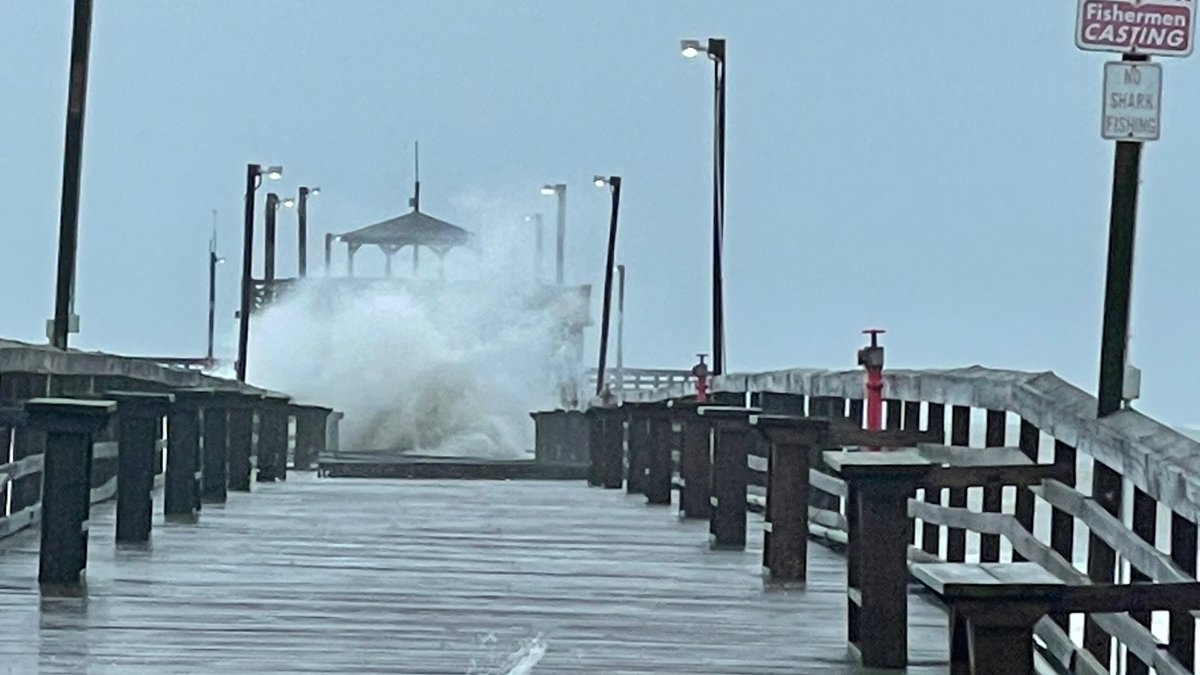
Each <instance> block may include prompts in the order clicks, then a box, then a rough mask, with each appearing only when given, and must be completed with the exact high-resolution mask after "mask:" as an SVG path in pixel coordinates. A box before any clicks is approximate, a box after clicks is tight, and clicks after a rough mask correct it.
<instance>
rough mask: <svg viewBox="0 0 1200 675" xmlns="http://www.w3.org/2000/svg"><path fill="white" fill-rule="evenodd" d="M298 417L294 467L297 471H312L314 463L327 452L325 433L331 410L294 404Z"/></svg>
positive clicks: (294, 411)
mask: <svg viewBox="0 0 1200 675" xmlns="http://www.w3.org/2000/svg"><path fill="white" fill-rule="evenodd" d="M292 411H293V413H294V415H295V417H296V450H295V454H294V455H293V460H292V465H293V466H294V467H295V469H296V470H297V471H308V470H310V469H312V465H313V462H314V461H316V459H317V457H319V456H320V455H321V453H323V452H325V432H326V424H327V422H328V419H329V414H330V413H331V412H333V410H332V409H330V408H325V407H322V406H319V405H300V404H293V405H292Z"/></svg>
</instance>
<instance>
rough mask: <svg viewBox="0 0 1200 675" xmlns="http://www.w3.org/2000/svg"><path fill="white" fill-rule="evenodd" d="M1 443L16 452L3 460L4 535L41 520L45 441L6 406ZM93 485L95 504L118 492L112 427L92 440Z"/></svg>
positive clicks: (0, 530) (0, 532)
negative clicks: (11, 457)
mask: <svg viewBox="0 0 1200 675" xmlns="http://www.w3.org/2000/svg"><path fill="white" fill-rule="evenodd" d="M0 447H4V448H5V449H9V450H10V451H11V452H12V456H13V460H12V461H10V462H8V463H7V464H0V538H4V537H7V536H9V535H12V534H14V533H16V532H19V531H21V530H22V529H24V528H26V527H30V526H31V525H34V524H36V523H37V522H38V519H39V517H40V514H41V507H42V469H43V466H44V458H45V455H44V453H45V441H44V438H43V437H42V435H41V434H39V433H37V432H34V431H32V430H30V429H29V428H27V427H26V426H25V424H24V422H23V420H22V416H21V414H20V413H19V412H17V411H14V410H11V409H5V410H0ZM159 450H160V453H161V450H162V444H161V441H160V446H159ZM159 473H161V470H160V471H159ZM91 488H92V493H91V499H92V503H93V504H96V503H100V502H104V501H107V500H109V499H112V498H114V497H115V496H116V494H117V443H116V440H115V438H114V436H113V430H112V428H111V427H110V428H108V429H105V430H104V431H102V432H101V433H100V434H97V437H96V441H95V443H94V444H93V450H92V473H91Z"/></svg>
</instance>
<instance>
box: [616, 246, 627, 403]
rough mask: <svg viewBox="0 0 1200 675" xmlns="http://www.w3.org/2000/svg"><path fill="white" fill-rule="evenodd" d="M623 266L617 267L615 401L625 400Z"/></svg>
mask: <svg viewBox="0 0 1200 675" xmlns="http://www.w3.org/2000/svg"><path fill="white" fill-rule="evenodd" d="M624 347H625V266H624V265H617V400H618V401H623V400H624V399H625V348H624Z"/></svg>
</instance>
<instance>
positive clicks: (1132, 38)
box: [1075, 0, 1196, 56]
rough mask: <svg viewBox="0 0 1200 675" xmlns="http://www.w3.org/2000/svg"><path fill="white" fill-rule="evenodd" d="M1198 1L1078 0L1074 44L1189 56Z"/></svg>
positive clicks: (1100, 49)
mask: <svg viewBox="0 0 1200 675" xmlns="http://www.w3.org/2000/svg"><path fill="white" fill-rule="evenodd" d="M1195 6H1196V2H1195V0H1144V1H1141V0H1079V14H1078V16H1077V19H1076V22H1075V46H1077V47H1079V48H1080V49H1083V50H1086V51H1094V52H1121V53H1127V54H1147V55H1149V54H1156V55H1159V56H1187V55H1189V54H1191V53H1192V45H1193V42H1194V41H1195V40H1194V37H1195V17H1196V13H1195Z"/></svg>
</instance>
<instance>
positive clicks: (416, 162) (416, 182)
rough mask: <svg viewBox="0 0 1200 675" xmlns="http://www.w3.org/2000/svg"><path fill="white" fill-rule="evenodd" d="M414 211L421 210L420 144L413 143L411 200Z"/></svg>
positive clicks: (417, 142) (418, 142)
mask: <svg viewBox="0 0 1200 675" xmlns="http://www.w3.org/2000/svg"><path fill="white" fill-rule="evenodd" d="M412 207H413V210H414V211H420V210H421V142H420V141H413V198H412Z"/></svg>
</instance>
